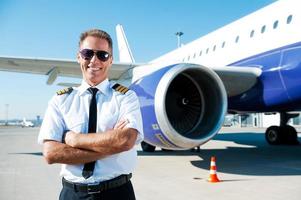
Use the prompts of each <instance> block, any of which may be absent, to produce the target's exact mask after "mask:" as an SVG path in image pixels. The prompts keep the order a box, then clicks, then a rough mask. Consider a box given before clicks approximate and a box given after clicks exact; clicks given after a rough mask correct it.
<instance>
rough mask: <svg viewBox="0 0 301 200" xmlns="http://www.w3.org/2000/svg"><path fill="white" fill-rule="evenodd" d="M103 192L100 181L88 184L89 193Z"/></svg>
mask: <svg viewBox="0 0 301 200" xmlns="http://www.w3.org/2000/svg"><path fill="white" fill-rule="evenodd" d="M100 192H101V186H100V185H99V183H89V184H88V185H87V193H88V194H96V193H100Z"/></svg>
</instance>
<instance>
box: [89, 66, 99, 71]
mask: <svg viewBox="0 0 301 200" xmlns="http://www.w3.org/2000/svg"><path fill="white" fill-rule="evenodd" d="M88 69H89V70H91V71H98V70H101V68H99V67H93V68H92V67H88Z"/></svg>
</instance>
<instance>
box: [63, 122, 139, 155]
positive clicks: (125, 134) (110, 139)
mask: <svg viewBox="0 0 301 200" xmlns="http://www.w3.org/2000/svg"><path fill="white" fill-rule="evenodd" d="M67 134H68V135H67V138H66V143H67V144H68V145H70V146H72V147H75V148H80V149H86V150H90V151H95V152H99V153H102V154H104V155H112V154H116V153H120V152H122V151H127V150H130V149H131V148H132V147H133V146H134V144H135V141H136V139H137V134H138V133H137V131H136V130H135V129H131V128H126V129H122V130H121V129H115V130H109V131H107V132H105V133H89V134H79V133H74V132H71V133H67ZM69 134H70V135H69Z"/></svg>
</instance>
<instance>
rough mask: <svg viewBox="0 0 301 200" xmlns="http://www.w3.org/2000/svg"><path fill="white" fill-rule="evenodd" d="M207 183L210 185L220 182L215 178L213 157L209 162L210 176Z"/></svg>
mask: <svg viewBox="0 0 301 200" xmlns="http://www.w3.org/2000/svg"><path fill="white" fill-rule="evenodd" d="M208 182H211V183H217V182H220V180H219V179H218V178H217V174H216V165H215V157H214V156H212V157H211V162H210V176H209V178H208Z"/></svg>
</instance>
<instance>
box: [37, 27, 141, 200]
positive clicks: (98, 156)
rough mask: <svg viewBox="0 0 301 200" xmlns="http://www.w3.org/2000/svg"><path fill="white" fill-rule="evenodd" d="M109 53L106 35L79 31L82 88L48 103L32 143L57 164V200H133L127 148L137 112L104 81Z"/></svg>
mask: <svg viewBox="0 0 301 200" xmlns="http://www.w3.org/2000/svg"><path fill="white" fill-rule="evenodd" d="M112 52H113V51H112V39H111V37H110V35H109V34H107V33H106V32H104V31H102V30H98V29H92V30H89V31H86V32H84V33H82V34H81V36H80V42H79V51H78V55H77V61H78V63H79V64H80V68H81V71H82V74H83V81H82V84H81V85H80V86H79V87H77V88H67V89H64V90H61V91H59V92H57V95H55V96H54V97H53V98H52V99H51V100H50V101H49V104H48V108H47V111H46V113H45V117H44V120H43V124H42V127H41V129H40V134H39V138H38V142H39V143H40V144H43V155H44V157H45V159H46V161H47V163H48V164H53V163H61V164H63V165H62V169H61V176H62V183H63V188H62V191H61V194H60V199H94V198H95V199H120V200H123V199H124V200H127V199H135V194H134V190H133V187H132V184H131V181H130V178H131V176H132V171H133V170H134V167H135V165H136V162H137V152H136V150H135V149H134V148H133V147H134V145H135V144H138V143H139V142H141V141H142V139H143V132H142V120H141V113H140V107H139V102H138V98H137V96H136V94H135V93H134V92H133V91H131V90H129V89H127V88H126V87H124V86H121V85H119V84H114V85H112V84H110V82H109V80H108V73H109V70H110V67H111V65H112V61H113V55H112Z"/></svg>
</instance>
